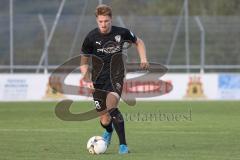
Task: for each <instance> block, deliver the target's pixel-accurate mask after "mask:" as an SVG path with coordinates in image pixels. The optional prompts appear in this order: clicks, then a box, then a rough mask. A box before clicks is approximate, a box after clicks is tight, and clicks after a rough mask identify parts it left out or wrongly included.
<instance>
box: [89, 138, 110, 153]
mask: <svg viewBox="0 0 240 160" xmlns="http://www.w3.org/2000/svg"><path fill="white" fill-rule="evenodd" d="M87 149H88V152H89V153H90V154H102V153H104V152H106V150H107V143H106V141H105V140H104V139H103V137H101V136H93V137H91V138H90V139H89V140H88V142H87Z"/></svg>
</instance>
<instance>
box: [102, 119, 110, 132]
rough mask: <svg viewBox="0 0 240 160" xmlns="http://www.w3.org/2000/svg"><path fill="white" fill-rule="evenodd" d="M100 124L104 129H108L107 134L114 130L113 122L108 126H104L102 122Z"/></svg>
mask: <svg viewBox="0 0 240 160" xmlns="http://www.w3.org/2000/svg"><path fill="white" fill-rule="evenodd" d="M100 124H101V126H102V127H103V128H105V129H106V131H107V132H112V131H113V128H112V120H111V122H110V123H109V124H108V125H103V124H102V122H101V121H100Z"/></svg>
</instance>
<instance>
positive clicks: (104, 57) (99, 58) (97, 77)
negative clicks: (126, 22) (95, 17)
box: [82, 26, 137, 84]
mask: <svg viewBox="0 0 240 160" xmlns="http://www.w3.org/2000/svg"><path fill="white" fill-rule="evenodd" d="M136 40H137V38H136V36H135V35H134V34H133V33H132V32H130V31H129V30H128V29H126V28H121V27H116V26H112V28H111V31H110V32H109V33H107V34H102V33H100V31H99V29H98V28H95V29H93V30H92V31H90V32H89V34H88V35H87V37H86V38H85V40H84V42H83V45H82V54H83V55H91V56H92V80H93V83H96V84H103V83H105V82H107V81H109V80H110V79H111V75H117V74H119V73H117V72H119V71H120V72H121V73H123V72H124V71H123V69H124V68H123V66H122V65H121V64H123V62H122V58H119V56H118V58H116V55H122V51H123V49H124V45H125V43H135V42H136ZM113 57H115V60H113V59H114V58H113ZM113 66H114V67H115V68H114V69H113V68H112V67H113ZM113 72H114V73H113Z"/></svg>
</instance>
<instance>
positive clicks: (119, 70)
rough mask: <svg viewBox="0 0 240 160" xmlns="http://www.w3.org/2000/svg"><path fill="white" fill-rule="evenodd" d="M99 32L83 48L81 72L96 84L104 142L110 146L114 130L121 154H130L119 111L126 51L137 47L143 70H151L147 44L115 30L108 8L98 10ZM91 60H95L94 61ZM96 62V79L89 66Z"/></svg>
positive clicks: (93, 67) (102, 7)
mask: <svg viewBox="0 0 240 160" xmlns="http://www.w3.org/2000/svg"><path fill="white" fill-rule="evenodd" d="M95 15H96V21H97V25H98V28H95V29H93V30H92V31H90V32H89V34H88V35H87V37H86V38H85V40H84V42H83V45H82V53H81V66H80V70H81V73H82V74H83V77H84V78H83V79H84V80H85V81H89V82H92V83H90V84H91V85H90V86H89V87H94V89H95V91H94V93H93V99H94V102H95V106H96V110H97V111H98V113H100V123H101V125H102V127H103V128H105V132H104V133H103V138H104V139H105V140H106V142H107V143H108V144H110V141H111V136H112V132H113V128H114V129H115V130H116V132H117V135H118V138H119V143H120V146H119V154H126V153H129V150H128V147H127V143H126V139H125V129H124V119H123V117H122V114H121V112H120V111H119V109H118V103H119V100H120V97H121V93H122V86H123V80H124V71H125V70H124V62H123V58H122V55H123V54H122V51H123V49H124V46H123V45H124V44H125V42H128V43H133V44H135V46H136V48H137V51H138V54H139V57H140V60H141V63H140V68H142V69H147V68H148V67H149V64H148V61H147V57H146V50H145V45H144V42H143V41H142V40H141V39H140V38H138V37H136V36H135V35H134V34H133V33H132V32H130V31H129V30H128V29H125V28H121V27H116V26H112V10H111V8H110V7H109V6H107V5H99V6H97V8H96V12H95ZM90 58H91V59H90ZM90 60H92V77H91V78H90V74H89V68H88V63H89V61H90Z"/></svg>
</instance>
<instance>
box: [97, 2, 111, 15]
mask: <svg viewBox="0 0 240 160" xmlns="http://www.w3.org/2000/svg"><path fill="white" fill-rule="evenodd" d="M99 15H101V16H109V17H112V8H111V7H110V6H108V5H105V4H100V5H98V6H97V7H96V11H95V16H96V17H98V16H99Z"/></svg>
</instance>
